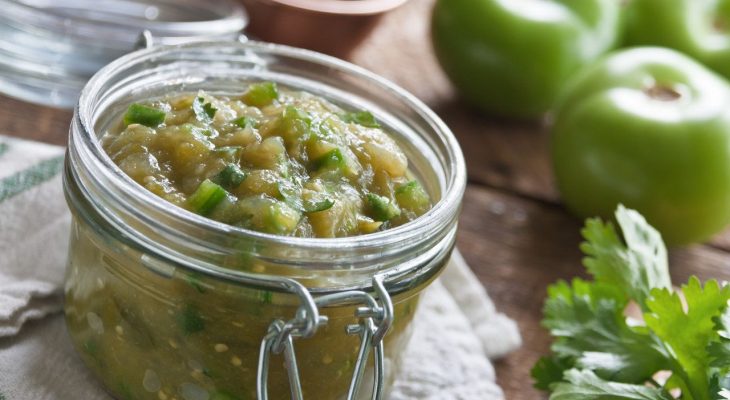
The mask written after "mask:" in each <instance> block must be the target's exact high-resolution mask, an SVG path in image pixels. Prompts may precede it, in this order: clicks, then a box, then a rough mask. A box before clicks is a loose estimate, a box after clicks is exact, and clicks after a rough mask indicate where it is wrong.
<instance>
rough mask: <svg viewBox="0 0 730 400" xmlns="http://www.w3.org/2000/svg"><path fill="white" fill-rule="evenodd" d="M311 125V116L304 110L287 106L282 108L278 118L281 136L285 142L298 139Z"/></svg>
mask: <svg viewBox="0 0 730 400" xmlns="http://www.w3.org/2000/svg"><path fill="white" fill-rule="evenodd" d="M311 126H312V118H311V117H310V116H309V114H307V113H306V112H304V111H302V110H300V109H298V108H296V107H292V106H289V107H287V108H286V110H284V112H283V113H282V115H281V119H280V120H279V130H280V131H281V136H282V137H284V140H286V142H287V143H291V142H292V141H293V140H296V139H299V138H301V137H302V136H304V135H305V134H307V133H308V132H309V130H310V128H311Z"/></svg>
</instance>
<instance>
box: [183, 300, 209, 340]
mask: <svg viewBox="0 0 730 400" xmlns="http://www.w3.org/2000/svg"><path fill="white" fill-rule="evenodd" d="M177 322H178V325H179V326H180V329H182V331H183V333H184V334H185V335H191V334H193V333H197V332H200V331H202V330H204V329H205V321H204V320H203V317H201V316H200V312H199V311H198V309H197V308H195V307H194V306H192V305H190V304H188V305H186V306H185V307H184V308H183V309H182V311H181V312H180V314H178V318H177Z"/></svg>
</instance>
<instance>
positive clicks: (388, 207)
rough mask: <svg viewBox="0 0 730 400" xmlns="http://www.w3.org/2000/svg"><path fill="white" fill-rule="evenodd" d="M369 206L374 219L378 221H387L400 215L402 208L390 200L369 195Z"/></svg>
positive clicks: (372, 194)
mask: <svg viewBox="0 0 730 400" xmlns="http://www.w3.org/2000/svg"><path fill="white" fill-rule="evenodd" d="M366 198H367V200H368V206H369V207H370V213H371V214H372V218H373V219H374V220H376V221H387V220H389V219H391V218H395V217H397V216H399V215H400V208H398V206H397V205H396V204H395V203H394V202H392V201H391V200H390V199H389V198H387V197H383V196H378V195H377V194H375V193H368V195H367V197H366Z"/></svg>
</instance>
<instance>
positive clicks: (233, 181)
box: [212, 163, 246, 189]
mask: <svg viewBox="0 0 730 400" xmlns="http://www.w3.org/2000/svg"><path fill="white" fill-rule="evenodd" d="M244 179H246V173H245V172H243V171H242V170H241V168H240V167H239V166H238V165H237V164H233V163H231V164H228V165H226V167H225V168H223V169H222V170H221V172H219V173H218V174H217V175H216V176H214V177H213V179H212V180H213V182H215V183H217V184H219V185H221V186H223V187H224V188H226V189H234V188H237V187H238V186H239V185H240V184H241V182H243V181H244Z"/></svg>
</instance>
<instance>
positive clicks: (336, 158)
mask: <svg viewBox="0 0 730 400" xmlns="http://www.w3.org/2000/svg"><path fill="white" fill-rule="evenodd" d="M346 165H347V163H346V162H345V156H343V155H342V152H341V151H340V149H334V150H330V151H328V152H327V153H325V155H323V156H322V157H320V158H318V159H316V160H315V161H314V167H315V169H344V168H345V166H346Z"/></svg>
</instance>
